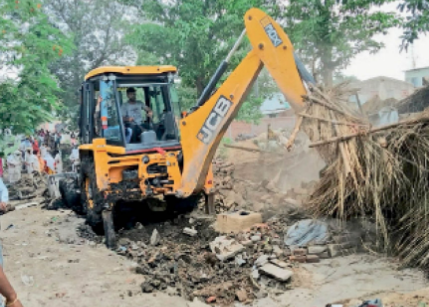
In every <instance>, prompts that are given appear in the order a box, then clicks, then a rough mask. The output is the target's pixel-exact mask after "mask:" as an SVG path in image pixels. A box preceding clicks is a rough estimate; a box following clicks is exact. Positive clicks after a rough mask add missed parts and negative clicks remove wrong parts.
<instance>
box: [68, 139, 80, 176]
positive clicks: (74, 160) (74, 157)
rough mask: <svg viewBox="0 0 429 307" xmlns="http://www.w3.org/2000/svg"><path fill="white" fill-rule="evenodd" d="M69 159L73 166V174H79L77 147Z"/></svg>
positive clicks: (74, 147) (75, 146)
mask: <svg viewBox="0 0 429 307" xmlns="http://www.w3.org/2000/svg"><path fill="white" fill-rule="evenodd" d="M69 159H70V162H71V164H72V172H77V166H78V165H79V149H78V148H77V145H74V146H73V149H72V151H71V154H70V158H69Z"/></svg>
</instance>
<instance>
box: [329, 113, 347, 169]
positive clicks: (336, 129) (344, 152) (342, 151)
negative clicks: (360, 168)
mask: <svg viewBox="0 0 429 307" xmlns="http://www.w3.org/2000/svg"><path fill="white" fill-rule="evenodd" d="M329 115H330V116H331V118H333V119H336V118H335V115H334V113H333V112H332V111H329ZM334 130H335V133H336V134H337V135H338V134H340V131H339V130H338V126H336V125H334ZM338 145H339V147H340V152H341V156H342V158H343V161H344V171H345V173H346V176H347V175H348V174H350V173H351V167H350V158H349V155H348V154H347V151H346V147H345V146H344V143H340V144H338Z"/></svg>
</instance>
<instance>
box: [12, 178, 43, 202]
mask: <svg viewBox="0 0 429 307" xmlns="http://www.w3.org/2000/svg"><path fill="white" fill-rule="evenodd" d="M6 186H7V187H8V190H9V199H10V200H25V199H32V198H35V197H37V196H42V194H43V193H44V192H45V190H46V183H45V181H44V179H43V177H42V176H41V175H39V174H35V175H31V176H30V175H28V174H24V175H23V176H22V177H21V179H20V180H19V181H17V182H15V183H13V184H6Z"/></svg>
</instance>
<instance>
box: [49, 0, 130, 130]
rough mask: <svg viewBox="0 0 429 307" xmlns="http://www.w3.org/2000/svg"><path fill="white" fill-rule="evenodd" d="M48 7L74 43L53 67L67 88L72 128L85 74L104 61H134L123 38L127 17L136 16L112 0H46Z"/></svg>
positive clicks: (67, 115)
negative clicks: (79, 91)
mask: <svg viewBox="0 0 429 307" xmlns="http://www.w3.org/2000/svg"><path fill="white" fill-rule="evenodd" d="M44 8H45V12H46V13H47V14H49V16H50V21H51V22H52V23H53V24H55V26H56V27H58V28H59V29H60V30H61V31H62V33H63V34H64V35H66V36H67V37H68V38H69V39H70V40H71V41H72V42H73V45H74V48H73V50H72V52H71V54H69V55H68V56H63V57H62V58H61V59H59V60H58V61H55V62H54V63H52V65H51V67H50V68H51V71H52V72H53V73H54V74H55V76H56V77H57V78H58V81H59V85H60V87H61V89H62V90H63V91H62V95H61V100H62V102H63V104H64V106H65V108H64V109H63V112H62V113H61V115H62V117H65V118H69V119H71V124H72V125H71V126H72V128H76V127H77V120H76V119H77V115H78V111H79V104H78V97H77V92H78V89H79V87H80V85H81V83H82V82H83V78H84V76H85V74H86V73H88V72H89V71H90V70H91V69H94V68H96V67H99V66H102V65H121V64H130V63H134V61H135V55H134V53H133V52H132V50H131V48H129V47H127V46H125V45H124V44H123V42H122V40H123V37H124V34H125V33H126V31H127V27H128V26H129V23H128V21H127V18H131V17H133V16H132V14H130V13H129V12H128V11H126V10H125V9H126V8H125V7H124V6H123V5H121V4H120V3H118V2H117V1H110V0H91V1H75V0H45V6H44Z"/></svg>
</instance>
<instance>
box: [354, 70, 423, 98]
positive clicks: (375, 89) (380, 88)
mask: <svg viewBox="0 0 429 307" xmlns="http://www.w3.org/2000/svg"><path fill="white" fill-rule="evenodd" d="M350 87H351V88H354V89H356V90H357V91H358V95H359V100H360V103H361V104H365V102H367V101H368V100H371V99H374V98H376V97H377V96H378V99H380V100H386V99H390V98H394V99H396V100H398V101H399V100H402V99H404V98H406V97H408V96H409V95H411V94H412V93H413V92H414V86H413V85H412V84H411V83H409V82H406V81H402V80H397V79H393V78H389V77H383V76H380V77H375V78H371V79H368V80H364V81H357V82H353V83H351V84H350ZM351 101H353V102H356V98H355V97H351Z"/></svg>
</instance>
